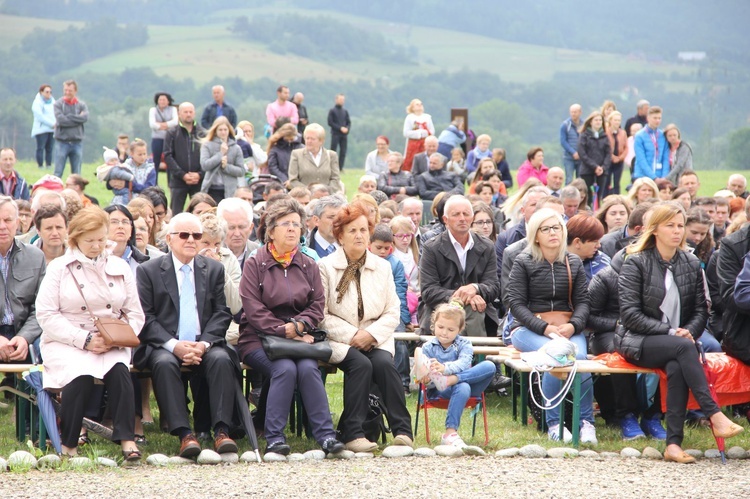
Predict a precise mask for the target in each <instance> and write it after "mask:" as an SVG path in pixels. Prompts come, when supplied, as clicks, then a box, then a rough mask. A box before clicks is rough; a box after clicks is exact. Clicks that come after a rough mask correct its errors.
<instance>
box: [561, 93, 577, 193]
mask: <svg viewBox="0 0 750 499" xmlns="http://www.w3.org/2000/svg"><path fill="white" fill-rule="evenodd" d="M580 126H581V105H580V104H573V105H572V106H570V118H568V119H566V120H565V121H563V122H562V125H560V145H561V146H562V148H563V165H564V166H565V183H566V184H569V183H571V182H572V181H573V175H574V174H575V176H576V177H577V176H578V169H579V168H580V166H581V160H580V158H579V157H578V137H579V135H578V128H579V127H580Z"/></svg>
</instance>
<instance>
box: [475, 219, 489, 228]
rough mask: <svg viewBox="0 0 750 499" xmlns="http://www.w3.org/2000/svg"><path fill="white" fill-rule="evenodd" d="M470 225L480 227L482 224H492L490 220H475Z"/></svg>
mask: <svg viewBox="0 0 750 499" xmlns="http://www.w3.org/2000/svg"><path fill="white" fill-rule="evenodd" d="M471 225H473V226H474V227H481V226H483V225H492V220H477V221H475V222H472V223H471Z"/></svg>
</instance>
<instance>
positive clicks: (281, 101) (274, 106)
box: [266, 85, 299, 137]
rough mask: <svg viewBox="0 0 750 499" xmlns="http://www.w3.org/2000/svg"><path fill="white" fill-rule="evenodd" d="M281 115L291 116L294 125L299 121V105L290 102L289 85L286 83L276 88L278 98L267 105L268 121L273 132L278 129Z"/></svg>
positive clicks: (290, 119)
mask: <svg viewBox="0 0 750 499" xmlns="http://www.w3.org/2000/svg"><path fill="white" fill-rule="evenodd" d="M281 117H286V118H289V121H290V122H291V123H292V124H293V125H296V124H297V123H299V112H298V111H297V106H295V105H294V104H292V103H291V102H289V87H286V86H284V85H280V86H279V88H277V89H276V100H275V101H273V102H271V103H269V104H268V105H267V106H266V122H267V123H268V127H269V129H270V131H271V133H273V132H275V131H276V129H275V127H276V120H277V119H278V118H281ZM269 135H270V134H269ZM269 135H266V137H268V136H269Z"/></svg>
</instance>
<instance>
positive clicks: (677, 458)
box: [664, 450, 695, 464]
mask: <svg viewBox="0 0 750 499" xmlns="http://www.w3.org/2000/svg"><path fill="white" fill-rule="evenodd" d="M664 460H665V461H672V462H675V463H680V464H691V463H694V462H695V458H694V457H693V456H691V455H690V454H687V453H685V452H683V451H682V450H680V453H679V454H670V453H669V452H667V451H665V452H664Z"/></svg>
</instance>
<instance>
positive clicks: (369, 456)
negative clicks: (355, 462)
mask: <svg viewBox="0 0 750 499" xmlns="http://www.w3.org/2000/svg"><path fill="white" fill-rule="evenodd" d="M374 457H375V454H373V453H372V452H355V453H354V459H372V458H374ZM386 457H387V456H386Z"/></svg>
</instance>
